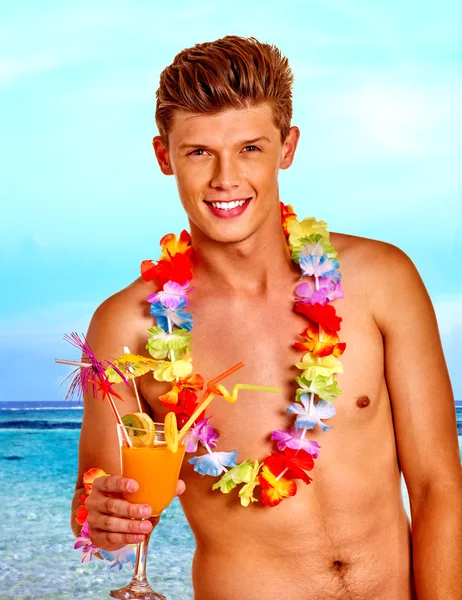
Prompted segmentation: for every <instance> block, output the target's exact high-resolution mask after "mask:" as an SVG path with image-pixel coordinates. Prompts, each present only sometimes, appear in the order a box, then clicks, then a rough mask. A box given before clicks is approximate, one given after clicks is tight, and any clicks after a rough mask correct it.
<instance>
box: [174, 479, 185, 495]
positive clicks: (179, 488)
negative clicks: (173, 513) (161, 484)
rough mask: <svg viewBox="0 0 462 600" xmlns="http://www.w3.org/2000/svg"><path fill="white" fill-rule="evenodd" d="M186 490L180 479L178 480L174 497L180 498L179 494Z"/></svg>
mask: <svg viewBox="0 0 462 600" xmlns="http://www.w3.org/2000/svg"><path fill="white" fill-rule="evenodd" d="M185 489H186V484H185V482H184V481H183V480H182V479H178V482H177V484H176V495H177V496H181V494H182V493H183V492H184V491H185Z"/></svg>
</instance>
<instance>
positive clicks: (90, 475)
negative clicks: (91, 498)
mask: <svg viewBox="0 0 462 600" xmlns="http://www.w3.org/2000/svg"><path fill="white" fill-rule="evenodd" d="M108 475H109V473H106V472H105V471H103V469H98V468H96V467H94V468H93V469H89V470H88V471H86V472H85V473H84V474H83V485H84V487H85V491H86V493H87V494H89V493H90V492H91V487H92V485H93V482H94V481H95V479H98V477H107V476H108Z"/></svg>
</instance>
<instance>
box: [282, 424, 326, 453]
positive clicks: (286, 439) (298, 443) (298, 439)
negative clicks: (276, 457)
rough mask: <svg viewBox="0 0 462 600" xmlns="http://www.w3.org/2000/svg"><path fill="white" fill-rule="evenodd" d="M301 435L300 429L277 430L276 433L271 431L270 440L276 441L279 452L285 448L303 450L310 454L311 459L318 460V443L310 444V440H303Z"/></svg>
mask: <svg viewBox="0 0 462 600" xmlns="http://www.w3.org/2000/svg"><path fill="white" fill-rule="evenodd" d="M302 435H303V430H302V429H290V430H281V429H277V430H276V431H273V434H272V438H273V440H276V441H277V447H278V450H279V451H280V452H283V451H284V450H285V449H286V448H292V449H293V450H305V452H308V454H311V456H312V457H313V458H318V455H319V450H320V448H321V446H320V445H319V444H318V442H312V441H311V440H307V439H305V438H303V437H302Z"/></svg>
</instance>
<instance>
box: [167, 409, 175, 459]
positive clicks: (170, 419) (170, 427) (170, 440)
mask: <svg viewBox="0 0 462 600" xmlns="http://www.w3.org/2000/svg"><path fill="white" fill-rule="evenodd" d="M164 433H165V441H166V442H167V446H168V448H169V450H171V451H172V452H178V426H177V424H176V414H175V413H174V412H169V413H167V414H166V415H165V422H164Z"/></svg>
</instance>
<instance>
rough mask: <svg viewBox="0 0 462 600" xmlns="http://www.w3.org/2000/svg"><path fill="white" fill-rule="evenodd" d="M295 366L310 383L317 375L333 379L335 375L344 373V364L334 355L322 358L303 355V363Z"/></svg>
mask: <svg viewBox="0 0 462 600" xmlns="http://www.w3.org/2000/svg"><path fill="white" fill-rule="evenodd" d="M295 366H296V367H297V369H300V370H302V371H303V377H304V378H305V379H307V380H308V381H312V380H313V379H314V378H315V377H316V376H317V375H324V376H325V377H331V376H332V375H334V373H343V366H342V363H341V362H340V361H339V360H338V359H337V358H335V356H334V355H333V354H331V355H329V356H323V357H322V358H321V357H317V356H315V355H314V354H312V353H311V352H307V353H306V354H304V355H303V358H302V362H299V363H296V365H295Z"/></svg>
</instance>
